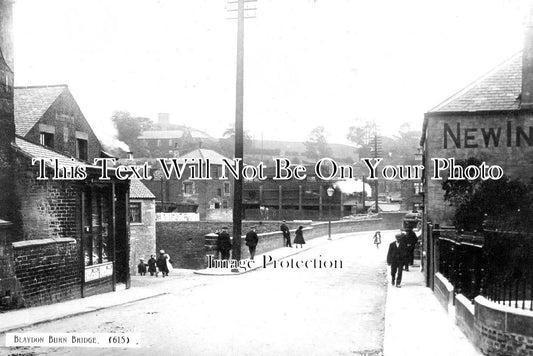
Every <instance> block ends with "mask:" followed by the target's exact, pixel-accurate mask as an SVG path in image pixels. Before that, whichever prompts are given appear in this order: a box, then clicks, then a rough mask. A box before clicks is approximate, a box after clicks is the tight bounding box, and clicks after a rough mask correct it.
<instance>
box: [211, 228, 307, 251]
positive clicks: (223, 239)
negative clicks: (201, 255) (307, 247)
mask: <svg viewBox="0 0 533 356" xmlns="http://www.w3.org/2000/svg"><path fill="white" fill-rule="evenodd" d="M280 230H281V232H282V233H283V238H284V241H285V242H284V244H285V246H286V247H292V244H291V232H290V230H289V228H288V226H287V225H286V221H285V220H283V222H282V224H281V226H280ZM216 234H217V235H218V236H217V251H218V253H219V255H220V258H221V259H223V260H228V259H229V258H230V251H231V249H232V246H233V245H232V240H231V237H230V235H229V233H228V227H227V226H223V227H222V230H221V231H217V232H216ZM244 241H245V242H246V246H248V251H249V252H250V259H251V260H253V259H254V258H255V251H256V249H257V245H258V243H259V237H258V236H257V231H256V227H255V226H252V227H250V230H249V231H248V232H247V233H246V237H245V239H244ZM293 243H294V244H295V245H296V248H298V246H300V248H302V247H303V244H305V239H304V235H303V226H299V227H298V229H296V232H295V237H294V242H293Z"/></svg>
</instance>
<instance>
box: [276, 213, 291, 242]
mask: <svg viewBox="0 0 533 356" xmlns="http://www.w3.org/2000/svg"><path fill="white" fill-rule="evenodd" d="M279 229H280V230H281V232H282V233H283V238H284V239H285V247H292V245H291V232H290V231H289V228H288V227H287V225H285V220H283V223H282V224H281V226H280V227H279Z"/></svg>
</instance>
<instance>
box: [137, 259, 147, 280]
mask: <svg viewBox="0 0 533 356" xmlns="http://www.w3.org/2000/svg"><path fill="white" fill-rule="evenodd" d="M137 272H139V274H140V275H141V276H144V275H145V274H146V263H144V258H141V259H140V262H139V264H138V265H137Z"/></svg>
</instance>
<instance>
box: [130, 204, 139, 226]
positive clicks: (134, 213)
mask: <svg viewBox="0 0 533 356" xmlns="http://www.w3.org/2000/svg"><path fill="white" fill-rule="evenodd" d="M141 222H142V214H141V203H133V202H130V223H141Z"/></svg>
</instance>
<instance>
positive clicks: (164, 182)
mask: <svg viewBox="0 0 533 356" xmlns="http://www.w3.org/2000/svg"><path fill="white" fill-rule="evenodd" d="M179 158H180V160H185V159H188V160H190V162H191V164H188V166H189V167H187V168H186V169H185V170H184V175H183V177H181V179H176V177H175V176H171V177H170V179H165V178H161V177H162V173H161V170H160V169H158V167H159V163H158V162H153V163H152V167H153V170H154V172H153V175H154V176H155V177H159V178H155V179H154V180H151V181H144V184H145V185H146V186H147V187H148V188H149V189H150V191H151V192H152V193H153V194H154V195H155V197H156V201H157V204H158V211H166V212H170V211H174V212H182V213H189V212H194V213H198V214H199V215H200V220H218V221H220V220H222V221H227V220H228V219H229V220H231V216H232V211H233V180H232V177H231V175H230V174H229V173H227V174H226V175H227V176H228V179H225V180H222V179H219V178H220V177H221V176H222V169H223V166H224V163H223V161H222V160H223V159H224V158H226V157H224V156H222V155H221V154H220V153H218V152H216V151H213V150H209V149H203V148H199V149H195V150H193V151H190V152H187V153H185V154H183V155H181V156H180V157H179ZM198 159H202V160H203V162H204V163H205V162H207V160H209V162H210V168H211V170H210V175H211V177H212V179H211V180H207V179H200V180H194V179H191V176H190V167H191V166H197V164H198ZM226 159H227V158H226ZM193 160H194V161H193Z"/></svg>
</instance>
